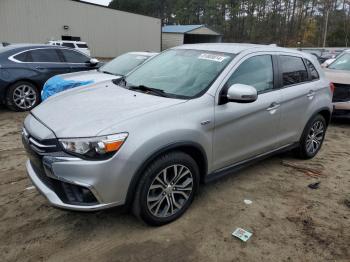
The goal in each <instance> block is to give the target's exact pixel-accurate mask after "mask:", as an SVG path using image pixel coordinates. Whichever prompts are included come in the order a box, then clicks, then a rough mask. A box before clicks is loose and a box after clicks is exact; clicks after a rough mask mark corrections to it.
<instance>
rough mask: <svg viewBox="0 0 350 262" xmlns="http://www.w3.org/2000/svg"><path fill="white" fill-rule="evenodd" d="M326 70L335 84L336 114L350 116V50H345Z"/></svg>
mask: <svg viewBox="0 0 350 262" xmlns="http://www.w3.org/2000/svg"><path fill="white" fill-rule="evenodd" d="M324 71H325V74H326V77H327V78H328V79H329V80H330V81H331V82H333V84H334V94H333V105H334V116H342V117H350V50H347V51H345V52H343V53H342V54H341V55H340V56H339V57H338V58H337V59H336V60H335V61H334V62H333V63H331V64H330V65H329V66H328V67H327V68H325V69H324Z"/></svg>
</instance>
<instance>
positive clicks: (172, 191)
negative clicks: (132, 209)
mask: <svg viewBox="0 0 350 262" xmlns="http://www.w3.org/2000/svg"><path fill="white" fill-rule="evenodd" d="M192 191H193V176H192V173H191V171H190V170H189V169H188V168H187V167H186V166H184V165H172V166H169V167H166V168H164V169H163V170H162V171H160V172H159V173H158V174H157V176H156V177H155V179H154V180H153V181H152V183H151V186H150V188H149V190H148V194H147V207H148V210H149V211H150V212H151V214H152V215H154V216H156V217H159V218H164V217H169V216H171V215H174V214H175V213H177V212H178V211H179V210H181V209H182V208H183V207H184V205H185V204H186V202H187V201H188V199H189V198H190V195H191V193H192Z"/></svg>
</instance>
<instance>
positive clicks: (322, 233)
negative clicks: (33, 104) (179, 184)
mask: <svg viewBox="0 0 350 262" xmlns="http://www.w3.org/2000/svg"><path fill="white" fill-rule="evenodd" d="M24 116H25V114H24V113H12V112H9V111H7V110H5V109H4V108H0V261H82V260H84V261H167V262H170V261H350V150H349V149H350V121H337V122H333V123H332V125H331V126H330V128H329V130H328V133H327V136H326V141H325V143H324V145H323V148H322V150H321V152H320V153H319V154H318V156H317V157H316V158H315V159H313V160H309V161H300V160H296V159H294V158H293V157H292V156H291V155H289V154H284V155H279V156H276V157H273V158H270V159H268V160H265V161H263V162H261V163H259V164H256V165H254V166H251V167H249V168H247V169H245V170H243V171H241V172H239V173H236V174H233V175H231V176H228V177H226V178H224V179H221V180H219V181H217V182H215V183H211V184H208V185H205V186H203V187H202V188H201V190H200V192H199V194H198V196H197V198H196V200H195V201H194V203H193V205H192V206H191V208H190V209H189V210H188V211H187V212H186V214H185V215H184V216H183V217H182V218H181V219H179V220H177V221H176V222H174V223H172V224H170V225H166V226H163V227H159V228H153V227H148V226H146V225H144V224H142V223H140V222H139V221H137V220H136V219H135V218H134V217H133V216H132V215H130V214H128V213H127V212H125V211H124V210H123V209H120V208H116V209H112V210H108V211H100V212H96V213H78V212H70V211H63V210H58V209H55V208H53V207H51V206H50V205H49V204H48V202H47V201H46V199H45V198H44V197H43V196H41V195H40V194H39V193H38V192H37V191H36V190H35V189H33V188H32V187H31V186H32V184H31V182H30V180H29V179H28V178H27V176H26V173H25V167H24V164H25V161H26V156H25V152H24V150H23V148H22V144H21V140H20V128H21V125H22V121H23V119H24ZM300 166H301V167H302V168H300ZM313 182H320V186H319V188H318V189H314V190H313V189H310V188H309V187H308V185H309V184H310V183H313ZM244 199H249V200H251V201H253V203H252V204H250V205H246V204H245V203H244V202H243V200H244ZM237 227H242V228H244V229H247V230H249V231H250V232H252V233H253V236H252V237H251V239H250V240H248V242H247V243H243V242H241V241H240V240H238V239H236V238H234V237H232V236H231V233H232V231H233V230H234V229H235V228H237Z"/></svg>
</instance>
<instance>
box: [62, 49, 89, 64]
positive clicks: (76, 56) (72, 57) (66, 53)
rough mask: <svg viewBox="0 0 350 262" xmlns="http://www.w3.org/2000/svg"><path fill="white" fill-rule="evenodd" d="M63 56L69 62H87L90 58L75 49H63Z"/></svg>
mask: <svg viewBox="0 0 350 262" xmlns="http://www.w3.org/2000/svg"><path fill="white" fill-rule="evenodd" d="M61 52H62V54H63V57H64V59H65V61H66V62H68V63H86V62H88V61H89V60H90V59H89V58H88V57H86V56H84V55H83V54H81V53H78V52H75V51H73V50H61Z"/></svg>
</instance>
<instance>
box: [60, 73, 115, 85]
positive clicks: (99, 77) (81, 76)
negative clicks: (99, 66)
mask: <svg viewBox="0 0 350 262" xmlns="http://www.w3.org/2000/svg"><path fill="white" fill-rule="evenodd" d="M60 77H61V78H63V79H64V80H74V81H90V80H94V82H95V83H98V82H101V81H105V80H112V79H117V78H120V76H115V75H110V74H105V73H101V72H99V71H97V70H91V71H83V72H75V73H70V74H64V75H60Z"/></svg>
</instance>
